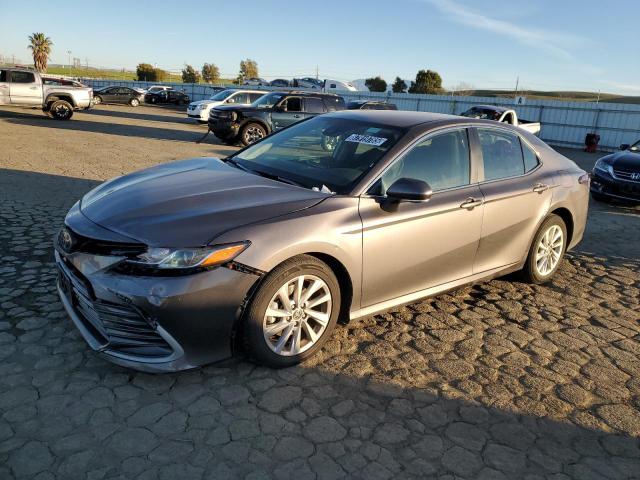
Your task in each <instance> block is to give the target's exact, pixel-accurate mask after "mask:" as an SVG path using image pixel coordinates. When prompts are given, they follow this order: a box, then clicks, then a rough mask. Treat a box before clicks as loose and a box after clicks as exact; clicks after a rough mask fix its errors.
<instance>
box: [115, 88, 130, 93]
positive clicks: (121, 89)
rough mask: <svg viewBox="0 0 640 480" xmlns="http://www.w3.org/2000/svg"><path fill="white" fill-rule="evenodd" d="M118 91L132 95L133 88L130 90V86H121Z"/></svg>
mask: <svg viewBox="0 0 640 480" xmlns="http://www.w3.org/2000/svg"><path fill="white" fill-rule="evenodd" d="M118 93H119V94H120V95H131V90H129V89H128V88H124V87H120V88H119V89H118Z"/></svg>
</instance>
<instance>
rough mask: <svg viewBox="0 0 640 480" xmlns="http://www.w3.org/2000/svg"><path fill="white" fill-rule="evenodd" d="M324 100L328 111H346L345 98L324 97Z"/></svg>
mask: <svg viewBox="0 0 640 480" xmlns="http://www.w3.org/2000/svg"><path fill="white" fill-rule="evenodd" d="M323 98H324V103H325V105H326V106H327V110H328V111H330V112H332V111H334V110H344V109H345V103H344V98H342V97H334V96H330V97H329V96H327V97H323Z"/></svg>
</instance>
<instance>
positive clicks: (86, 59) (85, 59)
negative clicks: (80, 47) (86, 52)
mask: <svg viewBox="0 0 640 480" xmlns="http://www.w3.org/2000/svg"><path fill="white" fill-rule="evenodd" d="M84 69H85V70H86V71H87V72H88V71H89V59H88V58H87V57H84Z"/></svg>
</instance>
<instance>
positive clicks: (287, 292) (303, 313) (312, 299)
mask: <svg viewBox="0 0 640 480" xmlns="http://www.w3.org/2000/svg"><path fill="white" fill-rule="evenodd" d="M331 309H332V298H331V291H330V290H329V286H328V285H327V284H326V282H325V281H324V280H322V279H321V278H319V277H317V276H315V275H300V276H298V277H295V278H293V279H291V280H287V282H286V283H285V284H284V285H282V286H281V287H280V288H279V289H278V290H277V291H276V293H275V294H274V295H273V297H272V298H271V301H270V302H269V305H268V307H267V310H266V312H265V314H264V319H263V322H262V331H263V335H264V340H265V342H266V343H267V345H268V346H269V348H270V349H271V350H272V351H273V352H275V353H276V354H278V355H282V356H292V355H298V354H301V353H303V352H305V351H306V350H308V349H310V348H311V347H313V345H315V344H316V342H317V341H318V340H319V339H320V337H322V335H323V334H324V331H325V330H326V328H327V325H328V324H329V319H330V318H331V311H332V310H331Z"/></svg>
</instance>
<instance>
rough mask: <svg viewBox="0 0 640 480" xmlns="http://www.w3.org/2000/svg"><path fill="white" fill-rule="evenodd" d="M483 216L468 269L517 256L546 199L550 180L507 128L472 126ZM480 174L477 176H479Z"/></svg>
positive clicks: (491, 266) (508, 262) (533, 155)
mask: <svg viewBox="0 0 640 480" xmlns="http://www.w3.org/2000/svg"><path fill="white" fill-rule="evenodd" d="M477 132H478V137H477V138H478V139H479V142H480V147H481V150H482V159H483V162H482V164H483V166H484V180H483V181H481V183H480V190H481V191H482V194H483V195H484V199H485V205H484V220H483V223H482V235H481V238H480V246H479V248H478V255H477V256H476V260H475V265H474V273H480V272H484V271H487V270H491V269H494V268H499V267H504V266H507V265H511V264H514V263H517V262H519V261H521V260H522V259H523V258H524V257H525V256H526V254H527V252H528V250H529V246H530V242H531V240H532V239H533V235H534V234H535V232H536V229H537V227H538V225H539V223H540V222H541V221H542V219H543V218H544V217H545V216H546V214H547V212H548V210H549V206H550V204H551V197H552V191H551V187H552V185H553V183H554V181H553V177H552V175H551V174H550V173H548V172H547V173H544V172H543V171H542V170H541V169H540V168H538V166H539V164H540V162H539V160H538V158H537V156H536V153H535V151H534V150H533V148H532V147H531V146H529V145H528V144H527V142H526V141H524V140H522V139H521V138H520V136H519V135H517V134H515V133H514V132H512V131H507V130H503V129H500V128H478V129H477ZM481 180H482V179H481Z"/></svg>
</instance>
